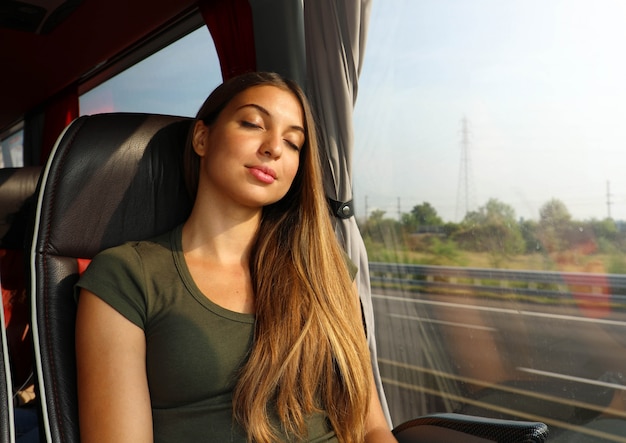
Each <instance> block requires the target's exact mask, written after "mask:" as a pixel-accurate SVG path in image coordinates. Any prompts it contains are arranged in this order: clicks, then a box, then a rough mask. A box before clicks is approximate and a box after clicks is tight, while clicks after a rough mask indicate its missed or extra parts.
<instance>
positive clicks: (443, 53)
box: [80, 0, 626, 221]
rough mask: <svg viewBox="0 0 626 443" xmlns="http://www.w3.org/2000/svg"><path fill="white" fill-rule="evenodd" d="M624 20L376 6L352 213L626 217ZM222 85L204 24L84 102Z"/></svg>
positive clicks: (147, 98) (514, 9)
mask: <svg viewBox="0 0 626 443" xmlns="http://www.w3.org/2000/svg"><path fill="white" fill-rule="evenodd" d="M624 23H626V2H625V1H623V0H373V1H372V13H371V18H370V23H369V32H368V37H367V46H366V54H365V59H364V65H363V70H362V73H361V77H360V82H359V89H358V99H357V104H356V109H355V117H354V128H355V139H356V140H355V147H354V159H353V176H354V201H355V205H356V215H357V217H359V218H362V217H364V216H365V215H369V214H371V212H372V211H373V210H376V209H379V210H383V211H385V213H386V216H387V217H390V218H397V217H398V215H399V214H400V213H406V212H410V210H411V209H412V208H413V207H414V206H415V205H418V204H422V203H424V202H428V203H430V204H431V205H432V206H433V207H434V208H435V209H436V210H437V212H438V213H439V215H440V216H441V217H442V218H443V219H444V220H445V221H460V219H461V218H462V217H463V215H464V214H465V211H466V209H469V210H475V209H478V208H479V207H481V206H484V205H485V204H486V202H487V201H488V200H489V199H490V198H496V199H498V200H500V201H502V202H503V203H506V204H509V205H510V206H511V207H513V209H514V210H515V212H516V214H517V216H518V217H520V218H525V219H537V218H538V214H539V208H540V207H541V206H542V205H543V204H544V203H546V202H547V201H549V200H551V199H553V198H557V199H559V200H561V201H563V202H564V203H565V205H566V206H567V208H568V209H569V211H570V213H571V214H572V216H573V218H574V219H579V220H585V219H591V218H596V219H603V218H605V217H607V216H608V215H609V211H610V214H611V216H612V217H613V218H614V219H622V220H626V174H625V173H624V169H625V168H624V166H626V153H624V152H625V151H626V125H624V124H623V121H624V119H625V117H626V84H625V82H626V57H624V56H623V46H624V45H625V44H626V26H624ZM220 81H221V76H220V71H219V67H218V65H217V55H216V54H215V50H214V48H213V45H212V43H211V37H210V34H209V32H208V31H207V30H206V28H201V29H200V30H198V31H196V32H194V33H192V34H190V35H189V36H188V37H186V38H185V39H184V40H183V41H180V42H177V43H175V44H173V45H171V46H170V47H168V48H166V49H164V50H163V51H162V52H161V53H159V54H156V55H154V56H152V57H150V58H149V59H147V60H145V61H144V62H142V63H140V64H139V65H137V66H135V67H133V68H130V69H129V70H127V71H126V72H125V73H124V74H122V75H120V76H119V77H118V78H115V79H113V80H111V81H109V82H108V83H107V84H104V85H102V86H100V87H98V88H96V89H94V90H92V91H90V92H89V93H88V94H86V95H85V96H83V97H82V98H81V105H80V106H81V112H82V113H87V114H89V113H95V112H107V111H113V110H116V111H138V112H161V113H166V114H175V115H189V116H192V115H194V114H195V113H196V111H197V109H198V108H199V107H200V105H201V103H202V101H203V100H204V98H205V97H206V96H207V95H208V93H209V92H210V91H211V90H212V89H213V88H214V87H215V86H217V84H219V82H220ZM464 122H465V125H466V128H467V129H466V130H465V131H464V130H463V127H464ZM464 153H465V158H467V161H466V162H462V158H463V154H464ZM463 171H467V174H464V172H463ZM607 199H608V201H609V202H610V204H607Z"/></svg>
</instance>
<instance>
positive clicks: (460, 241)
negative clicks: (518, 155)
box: [359, 199, 626, 274]
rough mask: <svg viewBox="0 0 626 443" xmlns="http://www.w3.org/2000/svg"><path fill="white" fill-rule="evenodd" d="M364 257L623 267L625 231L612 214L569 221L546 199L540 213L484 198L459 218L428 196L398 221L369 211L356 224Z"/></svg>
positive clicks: (575, 268)
mask: <svg viewBox="0 0 626 443" xmlns="http://www.w3.org/2000/svg"><path fill="white" fill-rule="evenodd" d="M359 227H360V229H361V233H362V235H363V238H364V241H365V246H366V248H367V251H368V255H369V259H370V261H380V262H395V263H407V264H429V265H445V266H472V267H485V268H507V269H528V270H560V271H572V272H592V273H593V272H598V273H610V274H626V232H625V230H624V229H618V225H617V224H616V223H615V222H614V221H613V220H612V219H604V220H596V219H591V220H583V221H580V220H574V219H573V218H572V216H571V214H570V212H569V211H568V209H567V207H566V206H565V204H564V203H563V202H561V201H560V200H558V199H551V200H549V201H548V202H546V203H545V204H544V205H543V206H542V207H541V208H540V210H539V220H538V221H535V220H519V219H517V218H516V215H515V210H514V209H513V208H512V207H511V206H510V205H508V204H506V203H503V202H501V201H499V200H497V199H490V200H489V201H487V203H486V204H485V205H484V206H482V207H480V208H478V209H477V210H475V211H471V212H468V213H467V214H466V215H465V217H464V219H463V220H462V221H461V222H460V223H452V222H445V221H444V220H443V219H442V218H441V217H440V216H439V215H438V214H437V211H436V210H435V208H434V207H433V206H432V205H431V204H430V203H428V202H424V203H422V204H419V205H417V206H415V207H414V208H413V209H412V210H411V211H410V212H409V213H404V214H402V215H401V217H400V221H398V220H394V219H390V218H386V217H385V212H384V211H380V210H376V211H373V212H372V213H371V214H370V216H369V217H368V219H367V220H364V221H362V222H361V223H359Z"/></svg>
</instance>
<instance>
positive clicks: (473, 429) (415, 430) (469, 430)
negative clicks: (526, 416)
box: [393, 413, 548, 443]
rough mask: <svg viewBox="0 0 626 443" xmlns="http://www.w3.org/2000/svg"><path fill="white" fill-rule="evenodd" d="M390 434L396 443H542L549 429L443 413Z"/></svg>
mask: <svg viewBox="0 0 626 443" xmlns="http://www.w3.org/2000/svg"><path fill="white" fill-rule="evenodd" d="M393 433H394V436H395V437H396V439H397V440H398V443H453V442H459V443H490V442H499V443H542V442H545V441H546V440H547V438H548V427H547V426H546V425H545V424H544V423H540V422H525V421H513V420H496V419H492V418H485V417H478V416H471V415H464V414H453V413H449V414H448V413H446V414H433V415H427V416H423V417H419V418H416V419H414V420H409V421H407V422H405V423H403V424H401V425H399V426H396V427H395V428H394V430H393Z"/></svg>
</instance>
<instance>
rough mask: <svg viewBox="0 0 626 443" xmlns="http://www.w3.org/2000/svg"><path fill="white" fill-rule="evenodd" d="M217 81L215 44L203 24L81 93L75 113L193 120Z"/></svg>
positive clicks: (218, 66) (218, 73)
mask: <svg viewBox="0 0 626 443" xmlns="http://www.w3.org/2000/svg"><path fill="white" fill-rule="evenodd" d="M221 80H222V77H221V71H220V65H219V61H218V58H217V53H216V52H215V46H214V44H213V40H212V38H211V35H210V33H209V31H208V30H207V28H206V26H203V27H201V28H199V29H197V30H196V31H194V32H192V33H191V34H189V35H187V36H185V37H183V38H182V39H180V40H178V41H176V42H175V43H172V44H171V45H169V46H167V47H166V48H164V49H162V50H161V51H159V52H157V53H155V54H153V55H152V56H150V57H148V58H146V59H145V60H143V61H141V62H140V63H138V64H136V65H134V66H133V67H131V68H129V69H127V70H126V71H124V72H122V73H121V74H119V75H117V76H115V77H113V78H112V79H110V80H108V81H106V82H104V83H103V84H101V85H99V86H98V87H96V88H94V89H92V90H91V91H89V92H87V93H85V94H83V95H82V96H81V97H80V113H81V115H90V114H99V113H103V112H120V111H121V112H149V113H155V114H159V113H160V114H168V115H181V116H195V114H196V112H197V111H198V109H199V108H200V105H201V104H202V102H203V101H204V99H205V98H206V97H207V96H208V94H209V93H210V92H211V91H212V90H213V89H214V88H215V87H216V86H217V85H218V84H219V83H221Z"/></svg>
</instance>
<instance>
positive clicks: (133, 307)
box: [75, 244, 147, 329]
mask: <svg viewBox="0 0 626 443" xmlns="http://www.w3.org/2000/svg"><path fill="white" fill-rule="evenodd" d="M80 289H86V290H88V291H89V292H92V293H94V294H95V295H96V296H97V297H99V298H100V299H102V300H103V301H105V302H106V303H107V304H109V305H111V307H113V309H115V310H116V311H118V312H119V313H120V314H122V315H123V316H124V317H126V318H127V319H128V320H130V321H131V322H132V323H134V324H136V325H137V326H139V327H140V328H142V329H144V328H145V323H146V317H147V314H146V312H147V305H146V298H145V279H144V272H143V267H142V262H141V259H140V257H139V255H138V253H137V251H136V250H135V248H133V247H132V244H125V245H122V246H118V247H115V248H111V249H107V250H105V251H103V252H101V253H99V254H98V255H96V256H95V257H94V259H93V260H92V262H91V264H90V265H89V267H88V268H87V269H86V270H85V272H84V274H83V275H82V276H81V277H80V279H79V281H78V283H77V284H76V287H75V298H76V299H77V300H78V294H79V292H80Z"/></svg>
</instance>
